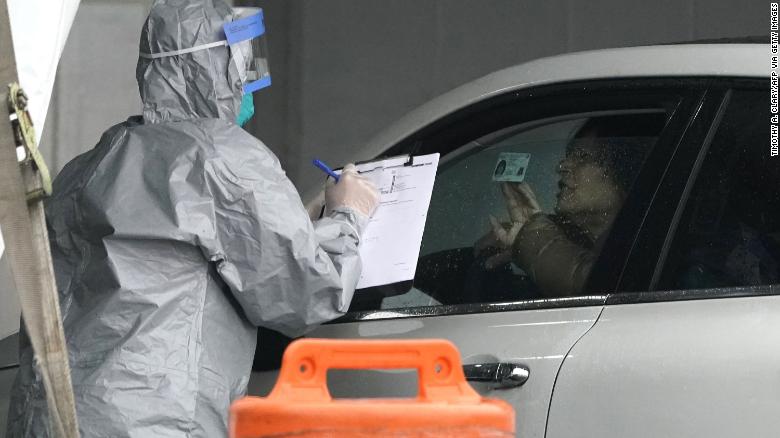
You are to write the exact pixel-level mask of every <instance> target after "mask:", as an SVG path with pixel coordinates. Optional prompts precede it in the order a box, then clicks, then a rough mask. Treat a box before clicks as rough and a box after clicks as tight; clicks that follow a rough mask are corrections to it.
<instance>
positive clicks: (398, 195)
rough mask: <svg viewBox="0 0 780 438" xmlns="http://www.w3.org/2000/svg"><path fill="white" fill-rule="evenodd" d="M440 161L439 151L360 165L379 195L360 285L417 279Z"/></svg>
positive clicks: (365, 239) (366, 235) (364, 243)
mask: <svg viewBox="0 0 780 438" xmlns="http://www.w3.org/2000/svg"><path fill="white" fill-rule="evenodd" d="M407 163H411V164H410V165H407ZM438 165H439V154H432V155H422V156H419V157H413V158H411V161H410V158H409V157H407V156H404V157H397V158H389V159H387V160H382V161H372V162H370V163H365V164H359V165H358V166H357V169H358V172H360V173H361V174H362V175H364V176H365V177H367V178H369V179H370V180H371V181H373V182H374V183H375V184H376V185H377V188H378V189H379V193H380V197H379V207H378V208H377V210H376V213H374V216H373V217H372V218H371V221H370V222H369V224H368V226H367V227H366V230H365V232H364V234H363V241H362V242H361V245H360V258H361V260H362V262H363V272H362V274H361V276H360V280H359V281H358V285H357V287H358V289H362V288H366V287H372V286H381V285H384V284H391V283H397V282H399V281H406V280H412V279H413V278H414V272H415V269H416V268H417V259H418V257H419V256H420V244H421V243H422V237H423V231H425V218H426V217H427V216H428V206H429V205H430V203H431V193H432V192H433V183H434V181H435V179H436V168H437V167H438Z"/></svg>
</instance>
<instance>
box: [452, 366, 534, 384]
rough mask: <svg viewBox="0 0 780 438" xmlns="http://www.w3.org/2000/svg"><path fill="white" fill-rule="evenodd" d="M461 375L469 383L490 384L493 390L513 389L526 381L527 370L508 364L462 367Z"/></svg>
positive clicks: (528, 372)
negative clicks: (462, 374)
mask: <svg viewBox="0 0 780 438" xmlns="http://www.w3.org/2000/svg"><path fill="white" fill-rule="evenodd" d="M463 373H464V374H465V375H466V380H468V381H470V382H488V383H492V384H493V387H494V388H515V387H518V386H521V385H522V384H523V383H525V381H526V380H528V376H529V375H530V371H528V368H527V367H525V366H523V365H520V364H517V363H509V362H500V363H480V364H474V365H463Z"/></svg>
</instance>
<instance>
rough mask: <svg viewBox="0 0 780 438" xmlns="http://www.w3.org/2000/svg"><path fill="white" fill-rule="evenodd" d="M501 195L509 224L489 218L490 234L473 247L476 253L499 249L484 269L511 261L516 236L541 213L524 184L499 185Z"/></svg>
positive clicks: (533, 195) (487, 261)
mask: <svg viewBox="0 0 780 438" xmlns="http://www.w3.org/2000/svg"><path fill="white" fill-rule="evenodd" d="M501 193H502V194H503V196H504V202H506V208H507V212H508V213H509V217H510V219H511V222H509V223H501V222H499V221H498V219H496V218H495V217H494V216H490V226H491V232H490V233H488V235H487V236H484V237H482V238H481V239H480V240H479V241H477V244H476V245H475V249H476V250H477V251H482V250H483V249H484V248H486V247H489V246H493V247H496V248H498V249H499V252H498V253H497V254H495V255H493V256H491V257H489V258H488V259H487V260H486V261H485V268H486V269H495V268H497V267H499V266H503V265H505V264H507V263H509V262H510V261H511V260H512V244H514V242H515V239H516V238H517V234H518V233H519V232H520V230H521V229H522V228H523V226H524V225H525V224H526V223H527V222H528V220H529V219H530V218H531V216H533V215H535V214H537V213H539V212H541V211H542V209H541V207H540V206H539V201H537V199H536V195H535V194H534V192H533V190H531V187H530V186H529V185H528V184H526V183H519V184H518V183H506V182H505V183H501Z"/></svg>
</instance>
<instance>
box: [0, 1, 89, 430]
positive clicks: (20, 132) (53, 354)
mask: <svg viewBox="0 0 780 438" xmlns="http://www.w3.org/2000/svg"><path fill="white" fill-rule="evenodd" d="M15 81H16V63H15V57H14V52H13V44H12V39H11V30H10V25H9V20H8V6H7V4H6V0H0V228H2V233H3V239H4V241H5V247H6V248H5V250H6V252H7V254H8V262H9V264H10V267H11V272H12V274H13V275H12V277H13V280H14V283H15V286H16V291H17V293H18V294H19V301H20V304H21V308H22V320H23V321H24V326H25V328H26V331H27V335H28V336H29V338H30V343H31V344H32V347H33V351H34V358H35V365H36V366H37V370H38V372H39V374H40V376H41V379H42V381H43V385H44V388H45V391H46V401H47V403H48V412H49V429H50V432H51V435H52V436H54V437H57V438H78V437H79V430H78V422H77V419H76V408H75V402H74V398H73V385H72V384H71V377H70V366H69V364H68V350H67V345H66V343H65V333H64V330H63V326H62V317H61V315H60V305H59V297H58V295H57V287H56V285H55V282H54V270H53V268H52V262H51V252H50V249H49V237H48V233H47V230H46V218H45V216H44V210H43V198H44V197H45V196H46V195H48V194H49V193H51V181H50V179H49V174H48V170H46V165H45V163H44V162H43V159H42V157H41V155H40V153H39V152H38V150H37V146H36V144H35V134H34V131H33V127H32V121H31V119H30V115H29V113H28V112H27V98H26V96H25V94H24V92H23V91H22V89H21V88H20V87H19V86H18V84H16V82H15ZM6 102H7V104H6ZM6 121H8V122H10V123H7V122H6ZM20 146H21V147H23V148H24V155H25V159H24V160H23V161H21V162H20V161H19V159H18V158H17V147H20Z"/></svg>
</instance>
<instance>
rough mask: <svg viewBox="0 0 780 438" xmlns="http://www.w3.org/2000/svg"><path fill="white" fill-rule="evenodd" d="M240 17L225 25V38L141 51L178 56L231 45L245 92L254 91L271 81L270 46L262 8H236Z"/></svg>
mask: <svg viewBox="0 0 780 438" xmlns="http://www.w3.org/2000/svg"><path fill="white" fill-rule="evenodd" d="M236 15H237V16H238V17H240V18H238V19H237V20H234V21H231V22H230V23H227V24H225V25H224V27H223V29H224V31H225V40H222V41H216V42H213V43H208V44H201V45H199V46H195V47H190V48H188V49H181V50H172V51H169V52H158V53H143V52H141V53H139V56H140V57H141V58H144V59H158V58H165V57H168V56H178V55H184V54H187V53H192V52H197V51H199V50H208V49H211V48H214V47H220V46H229V47H230V54H231V58H232V60H233V63H234V64H235V66H236V68H237V69H238V74H239V78H240V79H241V85H242V90H243V93H244V94H249V93H254V92H255V91H258V90H260V89H263V88H265V87H268V86H270V85H271V72H270V70H269V68H268V55H267V53H268V49H267V43H266V38H265V24H264V22H263V10H262V9H257V8H240V9H239V8H237V9H236Z"/></svg>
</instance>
